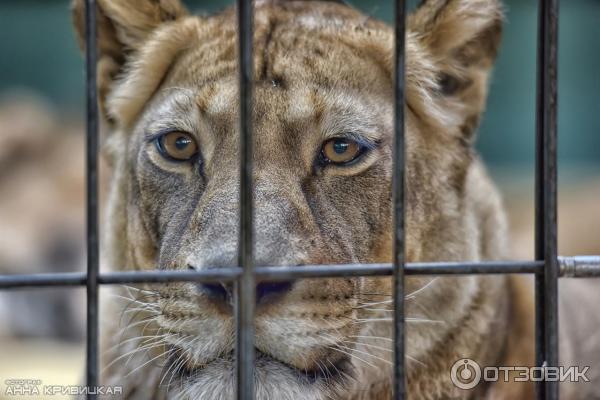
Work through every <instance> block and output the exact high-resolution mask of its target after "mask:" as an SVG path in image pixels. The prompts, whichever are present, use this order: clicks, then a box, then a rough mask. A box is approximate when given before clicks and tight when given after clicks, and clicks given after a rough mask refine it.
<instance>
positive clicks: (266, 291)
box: [190, 268, 292, 304]
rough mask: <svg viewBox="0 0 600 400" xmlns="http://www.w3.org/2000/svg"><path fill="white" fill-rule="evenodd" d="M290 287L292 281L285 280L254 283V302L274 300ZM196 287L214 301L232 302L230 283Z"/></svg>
mask: <svg viewBox="0 0 600 400" xmlns="http://www.w3.org/2000/svg"><path fill="white" fill-rule="evenodd" d="M190 269H192V268H190ZM291 288H292V282H287V281H284V282H260V283H259V284H258V285H256V304H260V303H265V302H267V301H276V300H277V299H278V298H279V296H280V295H283V294H284V293H285V292H287V291H289V290H290V289H291ZM198 289H199V290H200V291H201V292H203V293H204V294H205V295H207V296H208V297H209V298H210V299H212V300H214V301H217V302H219V303H227V304H233V293H234V290H233V285H232V284H231V283H220V282H217V283H199V284H198Z"/></svg>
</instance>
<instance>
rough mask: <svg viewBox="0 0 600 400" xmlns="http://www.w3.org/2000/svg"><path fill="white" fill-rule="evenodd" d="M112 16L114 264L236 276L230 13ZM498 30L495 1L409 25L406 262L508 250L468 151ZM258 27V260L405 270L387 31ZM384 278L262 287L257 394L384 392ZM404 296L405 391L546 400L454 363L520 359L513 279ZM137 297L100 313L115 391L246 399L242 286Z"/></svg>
mask: <svg viewBox="0 0 600 400" xmlns="http://www.w3.org/2000/svg"><path fill="white" fill-rule="evenodd" d="M83 3H84V2H83V0H77V1H75V3H74V5H75V6H74V14H75V21H76V25H77V28H78V29H77V30H78V32H79V34H80V36H83V32H84V24H83V19H84V18H83V14H84V13H83V10H84V7H83ZM98 13H99V49H100V55H99V65H98V67H99V89H100V90H99V93H100V98H99V101H100V106H101V108H102V110H103V112H104V113H105V116H106V117H107V126H108V130H109V131H110V133H109V134H108V139H107V144H106V154H107V155H108V158H109V160H110V162H111V163H112V168H113V175H112V178H111V179H112V180H111V195H110V200H109V204H108V209H109V211H108V224H109V227H108V229H107V232H106V233H107V234H106V239H105V244H106V250H107V251H106V257H105V258H104V259H105V261H106V262H107V263H108V264H109V265H110V266H118V267H119V268H126V269H133V270H151V269H179V270H188V269H189V270H202V269H207V268H219V267H227V266H234V265H236V253H237V237H238V235H237V229H238V214H239V212H238V198H239V193H238V192H239V175H238V166H239V163H238V158H239V152H240V151H239V145H238V144H239V138H238V136H239V134H238V73H237V66H238V62H237V54H236V49H237V32H236V27H237V23H236V13H235V12H234V10H233V9H227V10H225V11H223V12H221V13H219V14H217V15H215V16H211V17H198V16H189V15H188V13H187V12H186V10H185V9H184V7H183V6H182V5H181V4H180V3H179V1H178V0H98ZM501 21H502V12H501V6H500V4H499V1H497V0H430V1H425V2H424V3H423V4H422V5H421V6H420V7H419V8H418V10H417V11H416V12H415V13H414V15H412V16H411V17H410V19H409V20H408V31H407V35H406V60H407V61H406V142H407V161H406V164H407V182H406V193H407V195H406V197H407V200H406V203H407V204H406V208H407V209H406V232H407V233H406V249H407V250H406V251H407V259H408V261H415V262H416V261H436V260H445V261H452V260H471V261H476V260H486V259H488V260H489V259H494V260H495V259H502V258H504V257H506V246H505V218H504V214H503V210H502V206H501V201H500V199H499V196H498V194H497V192H496V189H495V188H494V186H493V184H492V183H491V182H490V180H489V179H488V177H487V175H486V172H485V170H484V167H483V166H482V164H481V162H480V161H479V160H478V157H477V155H476V153H475V151H474V149H473V146H472V143H473V138H474V133H475V130H476V127H477V125H478V121H479V119H480V116H481V113H482V111H483V108H484V102H485V98H486V86H487V79H488V76H489V73H490V69H491V67H492V64H493V61H494V58H495V55H496V51H497V48H498V44H499V38H500V31H501ZM254 29H255V36H254V71H255V76H254V79H255V85H256V88H255V102H254V127H255V129H254V134H255V135H254V141H255V143H254V149H255V150H254V175H255V176H254V199H255V207H256V213H255V234H256V243H255V254H256V264H257V265H273V266H276V265H306V264H327V263H330V264H343V263H378V262H389V261H390V260H391V251H392V250H391V238H392V225H391V224H392V218H391V215H392V206H391V171H392V166H391V143H392V125H393V112H392V108H393V84H392V82H393V61H392V60H393V45H394V43H393V30H392V29H391V28H390V27H388V26H386V25H385V24H384V23H382V22H379V21H377V20H374V19H372V18H369V17H366V16H365V15H363V14H361V13H359V12H358V11H356V10H354V9H352V8H350V7H348V6H345V5H343V4H338V3H336V2H317V1H257V2H256V3H255V25H254ZM390 282H391V280H390V279H389V278H347V279H320V280H309V279H305V280H298V281H294V282H284V283H269V282H260V283H258V285H257V309H256V320H255V328H256V337H255V346H256V356H257V358H256V372H255V373H256V376H255V382H256V384H255V386H256V388H255V390H256V393H255V394H256V398H257V399H277V400H279V399H306V400H322V399H353V400H359V399H372V400H377V399H389V398H390V397H391V375H392V374H391V359H392V353H391V339H390V338H391V333H392V326H391V313H390V311H391V287H390ZM407 290H408V295H407V298H406V302H407V304H406V307H407V313H408V316H409V318H408V332H407V349H408V355H407V365H408V377H407V379H408V394H409V398H411V399H448V398H477V399H481V398H484V397H485V396H487V397H489V398H502V397H506V396H511V397H510V398H512V399H515V398H532V397H531V396H532V395H531V392H530V391H529V390H530V389H531V388H530V386H529V385H524V386H521V387H519V388H518V389H514V388H506V387H501V386H489V385H487V386H486V385H484V384H480V385H479V386H477V388H476V389H474V390H465V391H463V390H461V389H458V388H457V387H456V386H455V385H454V384H453V383H452V382H451V379H450V370H451V368H452V365H453V364H454V362H455V361H457V360H459V359H462V358H467V357H468V358H471V359H474V360H476V361H477V362H478V363H479V364H480V365H497V364H501V363H502V359H503V357H504V356H505V355H507V354H509V355H510V354H514V349H518V348H519V347H518V346H516V345H514V344H512V343H513V342H512V341H511V340H509V337H508V335H507V332H508V328H507V325H508V324H509V317H510V313H509V309H510V306H511V304H510V300H511V298H514V296H513V295H511V294H510V293H511V292H509V290H510V289H509V285H508V280H507V279H506V278H504V277H489V276H466V277H444V278H441V277H440V278H429V277H420V278H419V277H414V278H413V277H411V278H409V279H407ZM128 293H129V294H128V295H125V296H124V297H127V298H129V299H130V300H129V301H125V302H124V303H123V304H119V305H117V307H116V308H115V307H111V306H110V305H106V306H105V307H104V313H105V315H106V316H107V317H108V318H106V321H105V322H103V324H102V329H103V337H104V348H105V349H107V352H106V353H105V358H104V361H103V367H104V372H103V380H104V383H105V384H116V385H123V386H124V390H125V393H124V396H123V397H124V398H128V399H151V398H185V399H188V398H189V399H231V398H233V393H234V387H235V385H234V381H235V374H234V373H233V369H234V364H233V360H232V357H233V355H232V352H233V347H234V336H235V333H234V322H233V319H232V306H231V297H232V293H231V288H230V286H228V285H226V284H223V285H220V284H192V283H178V284H169V285H164V286H160V287H146V288H138V289H130V292H128ZM113 304H114V303H113ZM119 319H121V320H128V322H126V324H125V325H126V326H125V327H122V326H119ZM518 356H519V357H520V356H521V354H518ZM517 365H518V364H517ZM508 390H511V391H510V392H509V391H508ZM518 396H521V397H518Z"/></svg>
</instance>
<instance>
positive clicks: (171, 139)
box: [156, 131, 198, 161]
mask: <svg viewBox="0 0 600 400" xmlns="http://www.w3.org/2000/svg"><path fill="white" fill-rule="evenodd" d="M156 147H157V148H158V151H159V153H160V154H161V155H162V156H163V157H165V158H168V159H170V160H174V161H189V160H191V159H192V158H194V156H196V154H198V145H197V144H196V141H195V140H194V138H193V137H192V135H190V134H189V133H185V132H179V131H175V132H169V133H165V134H164V135H161V136H159V137H158V138H157V139H156Z"/></svg>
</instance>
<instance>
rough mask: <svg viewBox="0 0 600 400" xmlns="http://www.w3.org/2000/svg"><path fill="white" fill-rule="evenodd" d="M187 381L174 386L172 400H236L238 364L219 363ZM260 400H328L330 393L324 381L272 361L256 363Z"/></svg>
mask: <svg viewBox="0 0 600 400" xmlns="http://www.w3.org/2000/svg"><path fill="white" fill-rule="evenodd" d="M183 379H184V382H183V384H182V385H181V384H180V382H177V383H174V384H172V386H171V388H170V389H169V393H168V398H169V399H182V400H183V399H185V400H192V399H193V400H233V399H234V398H235V365H234V364H233V362H232V361H231V360H217V361H215V362H212V363H211V364H209V365H207V366H206V367H205V368H204V369H202V370H201V371H199V372H194V373H192V374H191V376H190V377H188V378H183ZM254 391H255V399H257V400H298V399H302V400H325V399H327V398H328V396H327V393H328V392H327V390H326V389H325V387H324V385H323V383H321V382H312V383H311V382H308V380H306V378H304V377H303V376H300V375H298V374H297V373H296V372H295V371H294V370H292V369H290V368H289V367H287V366H285V365H283V364H281V363H278V362H276V361H273V360H270V359H264V358H259V359H258V360H257V361H256V368H255V377H254Z"/></svg>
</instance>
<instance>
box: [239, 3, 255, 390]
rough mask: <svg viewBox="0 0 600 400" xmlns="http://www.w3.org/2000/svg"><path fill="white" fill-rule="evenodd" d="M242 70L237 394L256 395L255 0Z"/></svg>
mask: <svg viewBox="0 0 600 400" xmlns="http://www.w3.org/2000/svg"><path fill="white" fill-rule="evenodd" d="M237 4H238V29H239V62H240V65H239V70H240V237H239V255H238V257H239V260H238V261H239V265H240V266H241V267H242V269H243V271H242V274H241V276H240V278H239V279H238V281H237V282H236V303H235V304H236V324H237V325H236V326H237V329H236V332H237V333H236V334H237V347H236V359H237V398H238V399H239V400H247V399H253V398H254V306H255V296H256V293H255V290H256V289H255V288H256V286H255V278H254V271H253V268H254V260H253V258H254V257H253V236H254V235H253V223H252V219H253V204H252V203H253V196H252V193H253V190H252V147H253V146H252V144H253V143H252V114H253V113H252V96H253V91H252V84H253V80H254V72H253V70H254V68H253V67H254V63H253V57H252V38H253V26H252V25H253V15H252V1H251V0H238V3H237Z"/></svg>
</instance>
